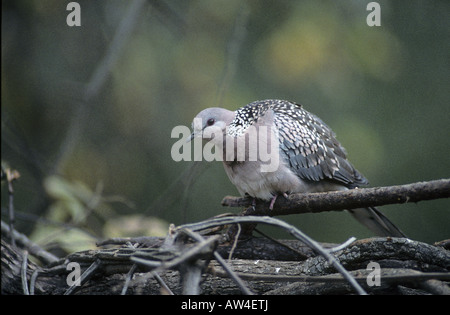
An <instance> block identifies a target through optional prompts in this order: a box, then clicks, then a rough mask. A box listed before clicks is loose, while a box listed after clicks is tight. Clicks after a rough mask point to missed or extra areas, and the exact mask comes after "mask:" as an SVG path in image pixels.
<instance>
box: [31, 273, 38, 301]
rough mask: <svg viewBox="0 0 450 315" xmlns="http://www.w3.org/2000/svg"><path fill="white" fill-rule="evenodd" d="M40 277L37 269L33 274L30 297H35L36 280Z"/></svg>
mask: <svg viewBox="0 0 450 315" xmlns="http://www.w3.org/2000/svg"><path fill="white" fill-rule="evenodd" d="M38 275H39V270H38V269H36V270H35V271H34V272H33V273H32V274H31V278H30V295H34V287H35V285H36V279H37V277H38Z"/></svg>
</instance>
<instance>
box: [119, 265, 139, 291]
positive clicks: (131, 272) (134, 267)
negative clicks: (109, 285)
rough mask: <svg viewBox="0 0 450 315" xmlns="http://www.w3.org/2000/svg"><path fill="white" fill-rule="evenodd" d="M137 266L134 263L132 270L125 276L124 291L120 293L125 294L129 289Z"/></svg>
mask: <svg viewBox="0 0 450 315" xmlns="http://www.w3.org/2000/svg"><path fill="white" fill-rule="evenodd" d="M136 268H137V264H133V266H131V268H130V271H128V273H127V276H126V277H125V284H124V285H123V288H122V292H121V293H120V295H125V294H126V293H127V290H128V285H129V284H130V281H131V278H133V274H134V272H135V270H136Z"/></svg>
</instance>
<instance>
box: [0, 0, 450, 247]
mask: <svg viewBox="0 0 450 315" xmlns="http://www.w3.org/2000/svg"><path fill="white" fill-rule="evenodd" d="M77 2H78V3H79V4H80V7H81V26H80V27H69V26H68V25H67V24H66V18H67V15H68V14H69V13H70V11H67V10H66V6H67V4H68V3H69V1H61V0H39V1H38V0H35V1H34V0H33V1H30V0H22V1H17V0H14V1H2V70H1V71H2V83H1V84H2V86H1V87H2V90H1V97H2V106H1V110H2V112H1V113H2V165H3V166H4V167H11V168H13V169H16V170H18V171H19V172H20V173H21V178H20V179H19V180H18V181H17V182H16V183H15V186H14V188H15V195H14V202H15V207H16V211H17V213H16V219H17V223H16V226H17V229H18V230H19V231H21V232H24V233H26V234H27V235H30V237H31V238H32V239H33V240H34V241H36V242H38V243H39V244H41V245H43V246H46V247H47V248H50V247H52V246H56V245H57V246H62V247H63V248H65V249H66V250H67V251H71V250H76V249H84V248H87V247H91V246H93V243H92V240H94V239H96V238H105V237H112V236H118V235H122V236H133V235H136V234H137V235H144V234H145V235H164V234H165V233H166V231H167V225H168V223H174V224H177V225H178V224H182V223H184V222H195V221H198V220H203V219H207V218H209V217H211V216H213V215H216V214H219V213H222V212H229V211H233V212H238V211H239V209H227V208H223V207H222V206H221V205H220V202H221V200H222V198H223V197H224V196H225V195H237V191H236V189H235V188H234V186H232V185H231V183H230V182H229V180H228V178H227V177H226V174H225V172H224V170H223V168H222V165H221V163H220V162H215V163H206V162H202V163H200V164H199V165H197V164H196V165H194V163H193V162H183V161H182V162H174V161H173V160H172V158H171V155H170V152H171V147H172V145H173V144H174V143H175V142H176V141H177V140H178V139H177V138H171V131H172V129H173V128H174V127H175V126H178V125H185V126H190V124H191V121H192V119H193V117H194V116H195V115H196V114H197V113H198V112H199V111H201V110H202V109H204V108H207V107H212V106H220V107H225V108H228V109H231V110H235V109H237V108H238V107H241V106H243V105H245V104H247V103H250V102H252V101H255V100H262V99H267V98H278V99H287V100H291V101H295V102H297V103H300V104H302V105H303V106H304V107H305V108H306V109H307V110H309V111H311V112H312V113H315V114H316V115H318V116H319V117H321V118H322V119H323V120H324V121H325V122H326V123H327V124H328V125H329V126H330V127H332V128H333V130H334V131H335V132H336V134H337V136H338V139H339V140H340V141H341V143H342V144H343V145H344V147H346V149H347V151H348V153H349V158H350V160H351V161H352V163H353V164H354V165H355V167H356V168H357V169H358V170H359V171H361V172H362V173H363V174H364V175H365V176H366V177H367V178H368V179H369V180H370V185H371V186H388V185H396V184H406V183H412V182H417V181H426V180H433V179H439V178H448V177H450V158H449V153H450V146H449V144H450V140H449V139H450V137H449V136H450V114H449V105H450V93H449V74H450V65H449V61H450V45H449V44H450V2H449V1H407V2H406V1H378V3H379V4H380V6H381V26H379V27H376V26H374V27H369V26H368V25H367V23H366V18H367V15H368V14H369V13H370V12H369V11H367V10H366V6H367V4H368V3H369V2H370V1H350V0H340V1H335V0H333V1H332V0H329V1H256V0H255V1H242V0H220V1H216V0H214V1H206V0H198V1H194V0H170V1H168V0H167V1H156V0H155V1H139V0H137V1H122V0H105V1H77ZM7 200H8V199H7V187H6V186H5V184H4V183H2V219H3V220H5V221H7V212H6V209H7ZM449 206H450V203H449V200H448V199H444V200H436V201H427V202H421V203H418V204H406V205H392V206H386V207H382V209H381V210H382V211H383V212H384V213H385V214H386V215H387V216H388V217H389V218H390V219H392V221H393V222H395V223H396V224H397V225H398V226H399V227H400V228H401V229H402V230H403V231H404V232H405V233H406V234H407V235H408V236H409V237H410V238H412V239H417V240H422V241H426V242H434V241H439V240H442V239H445V238H448V237H449V232H450V224H449V223H450V209H449ZM281 219H283V220H286V221H288V222H290V223H292V224H295V225H296V226H298V227H299V228H300V229H302V230H303V231H304V232H306V233H307V234H309V235H310V236H311V237H313V238H315V239H316V240H318V241H325V242H342V241H345V240H346V239H348V238H349V237H350V236H356V237H358V238H361V237H368V236H370V235H371V233H370V232H369V231H368V230H366V229H365V228H364V227H362V226H360V225H359V224H358V223H357V222H356V221H354V220H353V219H352V218H351V217H350V216H349V215H348V214H346V213H342V212H332V213H321V214H313V215H296V216H289V217H281ZM266 231H268V232H270V233H271V235H272V236H274V237H281V238H282V237H288V235H285V234H283V233H280V231H278V230H271V229H266Z"/></svg>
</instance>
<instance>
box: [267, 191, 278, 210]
mask: <svg viewBox="0 0 450 315" xmlns="http://www.w3.org/2000/svg"><path fill="white" fill-rule="evenodd" d="M277 197H278V195H275V196H273V198H272V200H271V201H270V205H269V210H273V205H274V204H275V200H277Z"/></svg>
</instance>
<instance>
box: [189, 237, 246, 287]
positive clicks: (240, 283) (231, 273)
mask: <svg viewBox="0 0 450 315" xmlns="http://www.w3.org/2000/svg"><path fill="white" fill-rule="evenodd" d="M182 231H183V232H184V233H186V234H187V235H189V236H190V237H192V238H193V239H195V240H196V241H198V242H200V241H203V240H204V238H203V236H201V235H200V234H198V233H196V232H194V231H192V230H190V229H183V230H182ZM237 238H238V237H236V239H237ZM214 258H215V259H216V260H217V262H218V263H219V264H220V265H221V266H222V268H223V269H224V270H225V272H226V273H227V274H228V275H229V277H230V278H231V279H233V281H234V282H235V283H236V284H237V285H238V287H239V288H240V289H241V291H242V293H244V294H246V295H252V294H253V292H251V291H250V289H249V288H247V286H246V285H245V283H244V282H243V281H242V280H241V279H240V278H239V277H238V276H237V274H236V273H235V272H234V271H233V270H232V269H231V268H230V266H228V264H227V263H226V261H225V259H223V258H222V256H220V254H219V253H218V252H217V251H214Z"/></svg>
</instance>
